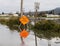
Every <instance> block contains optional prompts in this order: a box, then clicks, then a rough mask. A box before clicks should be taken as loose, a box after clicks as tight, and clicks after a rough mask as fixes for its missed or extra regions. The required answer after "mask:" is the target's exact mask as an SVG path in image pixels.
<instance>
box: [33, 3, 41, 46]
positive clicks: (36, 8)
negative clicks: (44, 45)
mask: <svg viewBox="0 0 60 46" xmlns="http://www.w3.org/2000/svg"><path fill="white" fill-rule="evenodd" d="M39 4H40V3H38V2H35V20H34V22H35V23H36V18H37V15H38V12H37V11H38V9H39ZM34 34H35V45H36V46H37V36H36V32H34Z"/></svg>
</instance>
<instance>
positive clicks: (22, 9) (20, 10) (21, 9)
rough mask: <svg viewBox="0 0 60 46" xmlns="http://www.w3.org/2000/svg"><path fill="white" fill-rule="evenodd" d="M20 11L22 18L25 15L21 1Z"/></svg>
mask: <svg viewBox="0 0 60 46" xmlns="http://www.w3.org/2000/svg"><path fill="white" fill-rule="evenodd" d="M20 11H21V16H22V15H23V0H21V9H20Z"/></svg>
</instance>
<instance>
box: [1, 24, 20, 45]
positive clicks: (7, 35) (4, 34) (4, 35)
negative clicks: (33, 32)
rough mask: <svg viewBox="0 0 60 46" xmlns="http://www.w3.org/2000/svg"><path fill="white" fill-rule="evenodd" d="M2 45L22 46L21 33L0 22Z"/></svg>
mask: <svg viewBox="0 0 60 46" xmlns="http://www.w3.org/2000/svg"><path fill="white" fill-rule="evenodd" d="M0 46H20V37H19V33H18V32H17V31H10V29H9V28H8V27H7V26H5V25H1V24H0Z"/></svg>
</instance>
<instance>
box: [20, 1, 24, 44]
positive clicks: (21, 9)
mask: <svg viewBox="0 0 60 46" xmlns="http://www.w3.org/2000/svg"><path fill="white" fill-rule="evenodd" d="M20 11H21V16H22V15H23V0H21V8H20ZM21 42H22V43H24V41H23V38H22V37H21Z"/></svg>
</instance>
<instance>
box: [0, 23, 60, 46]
mask: <svg viewBox="0 0 60 46" xmlns="http://www.w3.org/2000/svg"><path fill="white" fill-rule="evenodd" d="M34 37H35V36H34V33H33V32H30V34H29V36H28V37H27V38H25V39H24V44H22V43H21V40H20V36H19V32H17V31H11V30H10V29H9V28H8V27H7V26H6V25H1V24H0V46H35V41H34V40H35V38H34ZM37 41H38V46H48V40H46V39H40V38H37ZM55 41H57V40H56V38H54V39H52V40H51V41H50V43H51V46H60V43H58V44H56V43H55ZM58 41H60V39H59V40H58Z"/></svg>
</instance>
